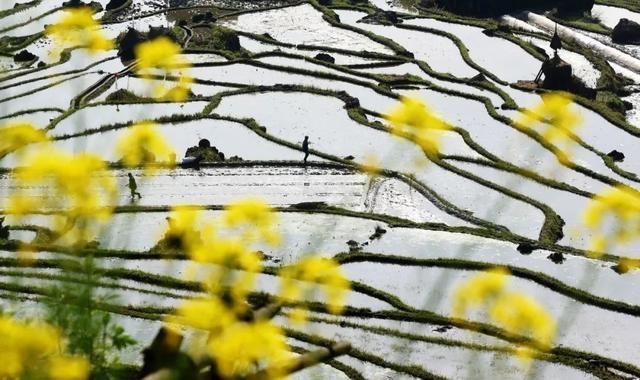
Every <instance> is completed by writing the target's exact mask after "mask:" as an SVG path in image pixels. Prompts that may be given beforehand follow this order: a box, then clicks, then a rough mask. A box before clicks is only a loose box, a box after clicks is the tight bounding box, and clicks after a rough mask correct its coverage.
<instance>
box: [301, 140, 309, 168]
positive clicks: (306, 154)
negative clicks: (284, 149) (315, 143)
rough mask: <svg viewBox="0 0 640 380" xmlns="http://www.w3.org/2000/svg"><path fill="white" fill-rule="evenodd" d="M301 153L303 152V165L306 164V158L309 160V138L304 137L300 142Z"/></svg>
mask: <svg viewBox="0 0 640 380" xmlns="http://www.w3.org/2000/svg"><path fill="white" fill-rule="evenodd" d="M302 151H303V152H304V164H305V165H306V164H307V158H309V136H304V141H302Z"/></svg>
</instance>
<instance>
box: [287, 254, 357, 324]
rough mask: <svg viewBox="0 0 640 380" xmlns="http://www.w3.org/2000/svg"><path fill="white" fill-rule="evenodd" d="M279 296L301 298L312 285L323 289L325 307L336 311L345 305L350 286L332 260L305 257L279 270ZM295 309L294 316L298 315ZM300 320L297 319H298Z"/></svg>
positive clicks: (290, 298)
mask: <svg viewBox="0 0 640 380" xmlns="http://www.w3.org/2000/svg"><path fill="white" fill-rule="evenodd" d="M279 275H280V296H281V297H282V298H284V299H286V300H288V301H301V300H302V299H303V297H305V296H306V295H307V294H308V293H309V292H310V291H311V290H313V288H314V287H315V286H317V287H319V288H320V289H321V291H322V292H323V294H324V296H325V298H326V303H327V308H328V309H329V311H330V312H331V313H334V314H339V313H341V312H342V310H343V308H344V301H345V297H346V296H347V293H348V291H349V288H350V284H349V280H348V279H347V277H346V276H345V275H344V273H343V272H342V268H341V267H340V265H339V264H338V263H336V262H335V261H334V260H332V259H328V258H324V257H318V256H308V257H304V258H302V259H301V260H300V261H299V262H297V263H296V264H294V265H290V266H287V267H284V268H283V269H282V270H281V271H280V274H279ZM296 313H299V312H297V311H295V310H294V314H293V315H294V316H296V317H299V314H296ZM298 319H299V318H298Z"/></svg>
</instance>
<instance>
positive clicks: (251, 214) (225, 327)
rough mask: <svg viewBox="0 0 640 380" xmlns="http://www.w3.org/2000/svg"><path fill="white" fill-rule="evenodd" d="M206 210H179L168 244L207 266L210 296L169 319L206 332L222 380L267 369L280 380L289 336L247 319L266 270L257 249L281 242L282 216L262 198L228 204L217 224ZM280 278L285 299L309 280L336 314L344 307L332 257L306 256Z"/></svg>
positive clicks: (341, 280) (296, 295)
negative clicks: (206, 215) (278, 227)
mask: <svg viewBox="0 0 640 380" xmlns="http://www.w3.org/2000/svg"><path fill="white" fill-rule="evenodd" d="M202 212H203V210H202V209H199V208H195V207H186V206H183V207H177V208H175V209H174V210H173V212H172V213H171V215H170V217H169V229H168V231H167V232H166V233H165V237H164V239H165V241H168V242H169V246H171V247H173V248H179V249H182V250H184V252H185V253H186V254H187V255H188V256H189V258H190V259H191V260H192V261H193V262H194V263H196V265H199V266H200V268H204V269H207V271H208V273H207V274H206V276H205V279H204V280H203V285H204V287H205V288H206V289H207V292H208V294H207V296H206V297H201V298H195V299H191V300H188V301H186V302H184V303H183V304H182V305H181V306H180V307H179V308H178V310H177V313H176V315H175V316H172V317H170V318H168V319H167V322H169V323H177V324H182V325H187V326H191V327H194V328H196V329H200V330H204V331H206V332H207V333H208V338H207V341H206V347H205V349H204V350H205V352H206V354H207V355H208V356H209V357H210V358H212V359H213V360H214V361H215V363H216V368H217V369H218V371H219V375H220V376H221V377H222V378H242V377H245V376H248V375H251V374H253V373H255V372H257V371H262V370H266V371H267V373H268V374H269V375H270V377H269V378H279V377H280V376H281V375H283V371H285V370H286V365H284V364H285V363H284V362H285V361H286V360H287V359H289V358H290V357H291V353H290V352H289V349H288V346H287V343H286V336H285V335H284V333H283V332H282V330H281V329H280V328H279V327H278V326H277V325H276V324H275V323H274V322H272V321H271V320H270V319H266V318H262V317H249V318H247V315H248V314H250V313H251V310H250V307H249V303H248V302H247V299H248V296H249V293H250V292H251V291H252V290H253V289H254V287H255V280H256V276H257V275H258V273H259V272H260V271H261V270H262V268H263V266H262V258H261V257H260V255H259V254H258V253H257V252H256V251H255V248H254V246H255V245H260V244H270V245H277V244H278V243H279V242H280V235H279V234H278V232H277V231H276V229H275V224H276V222H277V218H276V215H275V214H274V212H273V210H272V209H271V207H269V206H268V205H267V204H265V203H264V202H261V201H259V200H256V199H248V200H245V201H239V202H235V203H232V204H230V205H229V206H228V207H226V208H225V210H224V212H223V213H222V215H221V216H220V218H219V220H216V219H205V218H204V217H203V215H202ZM281 275H282V282H283V285H282V292H283V294H282V295H281V297H282V298H284V299H287V300H300V299H301V296H302V295H303V294H304V293H305V290H304V289H306V288H304V287H301V286H302V285H299V284H298V282H311V283H315V284H317V285H319V286H323V287H324V288H323V290H324V292H325V294H326V296H327V299H328V304H329V308H330V309H331V310H332V311H334V312H336V313H337V312H339V311H340V310H341V309H342V302H343V298H344V293H345V292H346V289H348V287H349V283H348V281H347V280H346V278H345V277H344V276H343V275H342V273H341V271H340V268H339V266H338V265H337V264H336V263H335V262H333V261H332V260H329V259H318V258H306V259H303V260H302V261H301V263H300V264H298V265H294V266H290V267H286V268H284V269H283V270H282V273H281ZM294 281H295V282H296V283H294ZM284 293H286V294H284Z"/></svg>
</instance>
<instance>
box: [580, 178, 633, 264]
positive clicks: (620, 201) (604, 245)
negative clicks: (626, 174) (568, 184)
mask: <svg viewBox="0 0 640 380" xmlns="http://www.w3.org/2000/svg"><path fill="white" fill-rule="evenodd" d="M583 222H584V224H585V226H586V227H587V228H588V229H589V231H590V232H591V233H593V234H594V235H593V238H592V241H591V247H590V248H589V251H590V252H591V254H592V255H594V256H596V255H598V254H600V253H602V252H606V251H607V250H608V249H610V248H612V247H613V246H614V245H615V244H618V243H619V244H628V243H630V242H632V241H633V240H635V239H638V238H640V193H638V191H637V190H634V189H632V188H630V187H628V186H624V185H619V186H617V187H611V188H609V189H607V190H605V191H604V192H602V193H601V194H598V195H596V197H595V198H594V199H593V200H592V201H591V202H590V203H589V205H588V206H587V208H586V209H585V211H584V214H583Z"/></svg>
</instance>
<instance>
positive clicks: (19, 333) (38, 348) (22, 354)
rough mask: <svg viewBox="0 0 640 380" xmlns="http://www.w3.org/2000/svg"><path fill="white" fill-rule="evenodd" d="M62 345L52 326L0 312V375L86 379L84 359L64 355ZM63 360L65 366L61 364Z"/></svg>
mask: <svg viewBox="0 0 640 380" xmlns="http://www.w3.org/2000/svg"><path fill="white" fill-rule="evenodd" d="M62 347H63V341H62V336H61V335H60V333H59V332H58V330H57V329H55V328H53V327H52V326H49V325H46V324H37V323H25V322H20V321H18V320H15V319H13V318H11V317H8V316H0V352H2V359H0V363H1V364H2V365H0V378H3V379H5V378H7V379H20V378H23V376H24V375H27V376H34V378H51V379H55V380H58V379H65V380H84V379H87V378H88V375H89V363H88V362H87V361H86V359H84V358H79V357H71V356H66V355H65V354H64V352H62V351H61V348H62ZM63 363H64V364H65V368H62V367H61V364H63ZM62 375H64V376H62ZM45 376H47V377H45Z"/></svg>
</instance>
